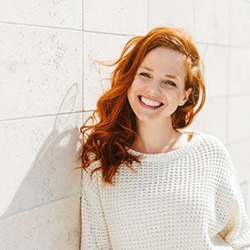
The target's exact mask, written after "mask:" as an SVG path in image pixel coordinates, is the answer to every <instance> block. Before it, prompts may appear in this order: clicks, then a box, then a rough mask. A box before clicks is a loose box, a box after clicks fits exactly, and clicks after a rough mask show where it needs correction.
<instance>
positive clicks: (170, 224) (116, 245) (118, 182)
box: [81, 132, 250, 250]
mask: <svg viewBox="0 0 250 250" xmlns="http://www.w3.org/2000/svg"><path fill="white" fill-rule="evenodd" d="M129 152H130V153H131V154H137V155H138V154H139V155H142V158H141V159H142V160H141V163H142V164H141V165H139V164H134V169H135V172H132V171H131V170H130V169H129V168H128V167H126V166H124V165H121V166H120V168H119V172H118V173H117V174H116V175H115V176H114V186H110V185H103V184H102V182H101V172H100V171H98V172H95V173H94V175H93V179H92V181H91V179H90V177H89V175H88V174H87V173H86V172H85V171H83V180H82V242H81V249H82V250H93V249H107V250H108V249H114V250H119V249H133V250H139V249H150V250H155V249H170V250H173V249H178V250H195V249H197V250H203V249H250V223H249V220H248V218H247V215H246V211H245V209H244V204H243V199H242V196H241V192H240V188H239V184H238V179H237V178H238V177H237V172H236V170H235V168H234V167H233V165H232V162H231V160H230V157H229V154H228V152H227V150H226V149H225V147H224V145H223V144H222V143H221V142H220V141H219V140H218V139H216V138H215V137H212V136H208V135H205V134H201V133H198V132H195V133H193V137H192V139H191V140H190V142H189V143H187V144H186V145H185V146H184V147H182V148H180V149H177V150H175V151H171V152H167V153H161V154H141V153H138V152H135V151H133V150H129ZM97 166H99V163H98V162H95V163H94V164H92V165H91V166H90V169H94V168H95V167H97Z"/></svg>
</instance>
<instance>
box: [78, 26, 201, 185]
mask: <svg viewBox="0 0 250 250" xmlns="http://www.w3.org/2000/svg"><path fill="white" fill-rule="evenodd" d="M157 47H164V48H167V49H172V50H174V51H177V52H179V53H181V54H183V55H185V56H186V59H187V63H186V65H187V67H186V71H187V72H186V79H185V88H186V90H187V89H189V88H191V89H192V92H191V94H190V95H189V99H188V100H187V102H186V103H185V104H184V105H183V106H179V107H178V108H177V110H176V111H175V112H174V113H173V114H172V125H173V128H175V129H182V128H185V127H187V126H188V125H190V124H191V122H192V121H193V118H194V116H195V115H196V114H197V113H198V112H199V111H200V110H201V108H202V106H203V105H204V102H205V96H206V92H205V85H204V82H203V79H202V74H201V69H200V56H199V53H198V51H197V49H196V46H195V44H194V43H193V41H192V39H191V38H190V36H189V35H188V34H187V33H185V32H184V31H183V30H181V29H176V28H168V27H159V28H155V29H153V30H151V31H150V32H149V33H148V34H146V35H145V36H136V37H134V38H132V39H130V40H129V41H128V42H127V44H126V45H125V47H124V49H123V51H122V53H121V55H120V57H119V59H118V60H117V61H116V62H115V63H114V66H116V67H115V69H114V71H113V73H112V75H111V88H110V89H109V90H108V91H107V92H105V93H104V94H103V95H102V96H101V97H100V98H99V100H98V102H97V108H96V110H95V111H94V112H93V116H92V118H93V119H94V120H95V124H94V125H83V126H82V127H81V133H82V135H83V142H82V154H81V158H82V167H83V169H86V168H88V167H89V165H90V164H91V163H92V162H94V161H98V160H99V161H100V165H99V167H98V168H96V169H94V170H93V172H94V171H97V170H101V171H102V179H103V181H104V182H105V183H110V184H112V178H113V176H114V175H115V174H116V172H117V170H118V167H119V165H120V164H125V165H127V166H128V167H129V168H132V163H133V162H134V161H136V162H139V159H138V158H137V157H136V156H133V155H130V154H129V153H128V152H127V149H128V148H131V147H132V146H133V143H134V141H135V138H136V136H137V134H136V132H137V128H136V117H135V114H134V113H133V111H132V109H131V107H130V105H129V102H128V99H127V91H128V89H129V87H130V86H131V84H132V82H133V80H134V77H135V75H136V72H137V70H138V68H139V66H140V65H141V63H142V61H143V60H144V58H145V56H146V55H147V54H148V53H149V52H150V51H151V50H153V49H155V48H157ZM93 172H92V173H93Z"/></svg>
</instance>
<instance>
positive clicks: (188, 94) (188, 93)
mask: <svg viewBox="0 0 250 250" xmlns="http://www.w3.org/2000/svg"><path fill="white" fill-rule="evenodd" d="M191 92H192V89H191V88H189V89H188V90H185V91H184V95H183V98H182V99H181V100H180V103H179V106H183V105H184V104H185V103H186V101H187V100H188V98H189V96H190V94H191Z"/></svg>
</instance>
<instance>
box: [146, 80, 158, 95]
mask: <svg viewBox="0 0 250 250" xmlns="http://www.w3.org/2000/svg"><path fill="white" fill-rule="evenodd" d="M148 90H149V91H150V92H151V93H159V92H160V91H161V83H160V81H159V80H152V81H151V82H150V84H149V86H148Z"/></svg>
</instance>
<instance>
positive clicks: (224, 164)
mask: <svg viewBox="0 0 250 250" xmlns="http://www.w3.org/2000/svg"><path fill="white" fill-rule="evenodd" d="M195 134H196V136H197V137H199V144H198V145H197V148H198V150H199V152H201V153H202V155H204V156H205V157H206V158H207V160H209V161H210V162H211V161H212V163H213V165H216V166H217V167H218V169H221V170H222V171H229V172H231V173H234V174H235V173H236V169H235V168H234V166H233V162H232V159H231V157H230V154H229V152H228V150H227V148H226V146H225V144H224V143H223V142H222V141H221V140H220V139H218V138H217V137H216V136H213V135H208V134H205V133H201V132H195Z"/></svg>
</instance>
